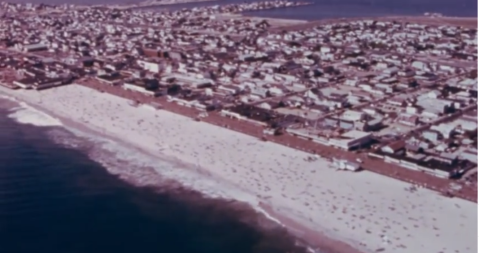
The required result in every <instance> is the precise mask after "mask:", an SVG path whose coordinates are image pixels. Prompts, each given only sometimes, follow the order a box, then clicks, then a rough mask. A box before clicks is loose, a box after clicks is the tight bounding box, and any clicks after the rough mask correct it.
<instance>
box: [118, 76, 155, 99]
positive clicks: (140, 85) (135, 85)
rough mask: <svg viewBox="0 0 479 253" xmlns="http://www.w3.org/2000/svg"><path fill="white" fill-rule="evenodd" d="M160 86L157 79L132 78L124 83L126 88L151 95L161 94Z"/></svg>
mask: <svg viewBox="0 0 479 253" xmlns="http://www.w3.org/2000/svg"><path fill="white" fill-rule="evenodd" d="M158 87H159V83H158V80H156V79H132V80H127V81H125V82H124V83H123V88H124V89H125V90H131V91H136V92H140V93H143V94H147V95H150V96H158V95H160V92H158Z"/></svg>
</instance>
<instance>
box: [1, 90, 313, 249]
mask: <svg viewBox="0 0 479 253" xmlns="http://www.w3.org/2000/svg"><path fill="white" fill-rule="evenodd" d="M152 162H154V163H152ZM153 169H158V170H162V171H164V172H165V174H168V173H167V172H168V171H170V172H171V171H173V172H174V170H177V171H178V173H177V174H184V173H185V172H184V171H183V172H181V173H180V170H182V169H184V168H178V165H174V164H168V163H165V162H162V161H158V160H156V161H155V160H148V159H146V158H145V157H142V155H141V154H137V153H136V152H135V151H134V150H131V149H129V148H128V147H121V145H118V144H117V143H112V142H111V141H109V140H103V139H101V138H100V137H95V136H92V135H89V134H88V133H83V132H80V131H77V130H75V129H67V128H64V127H62V125H61V122H59V121H58V120H56V119H54V118H51V117H49V116H48V115H45V114H43V113H41V112H39V111H36V110H34V109H33V108H30V107H28V106H26V105H23V106H22V105H19V104H18V103H16V102H12V101H8V100H2V99H0V252H1V253H56V252H58V253H97V252H98V253H100V252H101V253H105V252H114V253H120V252H125V253H126V252H128V253H131V252H138V253H146V252H156V253H158V252H161V253H163V252H165V253H167V252H171V253H195V252H196V253H215V252H217V253H248V252H255V253H276V252H278V253H280V252H291V253H292V252H305V249H304V248H303V247H300V246H297V243H296V240H295V239H294V238H293V237H291V236H289V235H288V234H287V233H286V232H285V231H284V230H283V229H282V228H281V226H279V225H278V224H276V223H274V222H272V221H270V220H269V219H267V218H266V217H265V216H263V215H259V214H258V213H257V212H256V211H254V210H252V208H250V207H248V206H246V205H244V204H240V203H238V202H235V201H231V200H225V199H222V198H220V196H222V194H225V193H221V192H220V187H219V186H218V185H215V184H214V183H213V182H207V179H201V177H195V178H194V180H196V182H195V184H196V185H197V187H195V188H198V184H200V183H201V182H203V181H204V186H203V190H202V191H201V192H202V193H199V192H195V191H192V190H189V189H187V188H184V187H182V186H181V185H180V184H177V183H175V181H172V180H171V178H169V179H166V178H162V177H160V176H158V173H154V172H152V170H153ZM171 174H175V173H171ZM184 178H185V177H184ZM179 181H181V180H179ZM200 181H201V182H200ZM185 182H186V181H185V180H183V183H185ZM190 182H192V180H191V179H190ZM150 183H152V184H155V185H157V187H151V186H148V185H152V184H150ZM199 189H201V186H200V187H199ZM221 189H223V188H221ZM215 194H216V195H215Z"/></svg>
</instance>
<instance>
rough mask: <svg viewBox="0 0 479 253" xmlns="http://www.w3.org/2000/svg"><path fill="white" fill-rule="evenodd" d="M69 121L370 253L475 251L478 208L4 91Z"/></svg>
mask: <svg viewBox="0 0 479 253" xmlns="http://www.w3.org/2000/svg"><path fill="white" fill-rule="evenodd" d="M0 91H1V92H3V93H8V94H11V95H13V96H15V97H18V98H19V99H21V100H23V101H26V102H27V103H30V104H32V105H35V104H36V105H39V104H40V106H41V107H45V108H46V109H48V110H50V111H52V112H54V113H56V114H57V115H58V116H61V117H68V118H70V119H72V120H74V121H78V122H83V123H85V124H87V125H88V126H89V127H92V128H94V129H95V130H98V131H102V132H103V131H104V133H106V134H109V135H113V136H116V137H117V138H122V139H124V141H126V142H129V143H131V144H134V145H137V146H139V147H141V148H143V149H146V150H148V151H150V152H154V153H162V154H164V155H167V156H169V157H175V158H177V159H179V160H181V161H184V162H186V163H189V164H192V165H193V166H201V167H203V168H205V169H206V170H207V171H208V172H209V173H210V174H211V176H214V177H216V178H220V179H222V180H224V181H226V182H228V183H230V184H232V185H235V186H237V187H239V188H241V189H244V190H245V191H249V192H251V193H253V194H254V195H256V196H258V198H259V199H261V201H263V202H267V203H269V204H271V205H272V206H273V207H274V208H275V210H276V211H278V212H279V213H281V214H284V215H287V216H289V217H292V218H294V219H296V220H297V221H300V222H302V223H303V224H306V225H308V226H310V227H312V228H313V229H316V230H320V231H324V232H326V233H327V234H329V235H331V236H332V237H333V238H337V239H341V240H343V241H346V242H349V243H352V244H353V245H356V246H358V247H360V248H363V249H364V250H365V251H370V252H374V251H376V250H377V249H380V248H384V249H385V251H384V252H391V253H396V252H397V253H422V252H430V253H439V252H443V253H448V252H451V253H455V252H460V253H469V252H470V253H473V252H477V205H476V204H475V203H470V202H466V201H464V200H460V199H447V198H444V197H441V196H439V195H438V194H437V193H434V192H432V191H429V190H425V189H420V190H418V191H417V192H415V193H410V192H408V191H406V190H405V188H407V187H409V185H407V184H406V183H403V182H399V181H396V180H393V179H389V178H386V177H383V176H380V175H376V174H373V173H370V172H367V171H363V172H360V173H349V172H338V171H336V170H334V169H332V168H330V167H329V166H328V162H327V161H326V160H319V161H315V162H306V161H304V158H306V157H307V156H308V155H307V154H306V153H303V152H300V151H296V150H293V149H290V148H287V147H284V146H280V145H277V144H274V143H270V142H261V141H259V140H257V139H255V138H253V137H250V136H246V135H243V134H239V133H236V132H232V131H230V130H227V129H223V128H220V127H216V126H212V125H209V124H206V123H203V122H195V121H193V120H192V119H188V118H185V117H183V116H179V115H176V114H172V113H169V112H166V111H154V110H151V109H148V108H142V107H138V108H135V107H132V106H130V105H129V104H128V101H126V100H124V99H122V98H118V97H114V96H111V95H109V94H105V93H99V92H97V91H94V90H91V89H88V88H85V87H83V86H77V85H70V86H66V87H62V88H56V89H50V90H45V91H42V92H40V93H37V92H34V91H11V90H6V89H5V88H0Z"/></svg>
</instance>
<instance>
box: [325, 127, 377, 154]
mask: <svg viewBox="0 0 479 253" xmlns="http://www.w3.org/2000/svg"><path fill="white" fill-rule="evenodd" d="M371 141H372V135H371V133H366V132H363V131H358V130H351V131H349V132H346V133H344V134H342V135H341V136H339V137H335V138H331V139H329V144H330V145H331V146H333V147H337V148H340V149H344V150H351V149H356V148H360V147H362V146H366V145H368V144H369V143H371Z"/></svg>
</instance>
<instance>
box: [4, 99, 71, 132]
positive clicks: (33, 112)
mask: <svg viewBox="0 0 479 253" xmlns="http://www.w3.org/2000/svg"><path fill="white" fill-rule="evenodd" d="M19 104H20V107H16V108H13V109H12V111H13V112H12V113H10V114H9V115H8V117H9V118H11V119H14V120H15V121H17V122H18V123H21V124H30V125H34V126H42V127H45V126H61V125H62V122H61V121H60V120H59V119H57V118H54V117H52V116H50V115H48V114H46V113H44V112H42V111H39V110H37V109H35V108H33V107H31V106H29V105H28V104H26V103H24V102H20V103H19Z"/></svg>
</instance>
